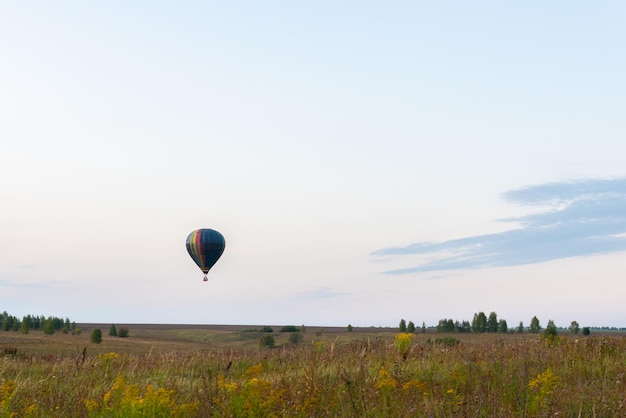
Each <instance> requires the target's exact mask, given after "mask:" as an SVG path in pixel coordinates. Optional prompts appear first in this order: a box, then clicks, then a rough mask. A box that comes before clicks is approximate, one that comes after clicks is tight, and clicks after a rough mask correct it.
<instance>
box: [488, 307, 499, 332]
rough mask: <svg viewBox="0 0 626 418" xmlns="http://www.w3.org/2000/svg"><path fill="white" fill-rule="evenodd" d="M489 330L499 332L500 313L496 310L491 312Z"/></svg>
mask: <svg viewBox="0 0 626 418" xmlns="http://www.w3.org/2000/svg"><path fill="white" fill-rule="evenodd" d="M487 332H491V333H494V332H498V315H497V314H496V313H495V312H491V313H490V314H489V318H488V319H487Z"/></svg>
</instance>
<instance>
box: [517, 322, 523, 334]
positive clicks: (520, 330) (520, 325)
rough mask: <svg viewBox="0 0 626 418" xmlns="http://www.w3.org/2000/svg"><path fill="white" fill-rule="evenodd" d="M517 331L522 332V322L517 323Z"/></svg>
mask: <svg viewBox="0 0 626 418" xmlns="http://www.w3.org/2000/svg"><path fill="white" fill-rule="evenodd" d="M517 332H519V333H520V334H523V333H524V322H522V321H519V325H518V326H517Z"/></svg>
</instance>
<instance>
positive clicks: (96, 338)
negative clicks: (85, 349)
mask: <svg viewBox="0 0 626 418" xmlns="http://www.w3.org/2000/svg"><path fill="white" fill-rule="evenodd" d="M91 342H92V343H94V344H100V343H101V342H102V330H101V329H100V328H95V329H94V330H93V331H91Z"/></svg>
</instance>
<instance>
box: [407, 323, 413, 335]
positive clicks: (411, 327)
mask: <svg viewBox="0 0 626 418" xmlns="http://www.w3.org/2000/svg"><path fill="white" fill-rule="evenodd" d="M406 332H410V333H414V332H415V324H414V323H413V321H409V323H408V324H407V326H406Z"/></svg>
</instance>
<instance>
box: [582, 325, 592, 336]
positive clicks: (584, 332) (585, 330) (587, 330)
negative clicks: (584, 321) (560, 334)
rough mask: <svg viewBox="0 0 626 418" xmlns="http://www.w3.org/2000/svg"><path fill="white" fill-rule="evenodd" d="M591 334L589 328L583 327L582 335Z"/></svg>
mask: <svg viewBox="0 0 626 418" xmlns="http://www.w3.org/2000/svg"><path fill="white" fill-rule="evenodd" d="M589 334H591V330H590V329H589V327H583V335H589Z"/></svg>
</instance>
